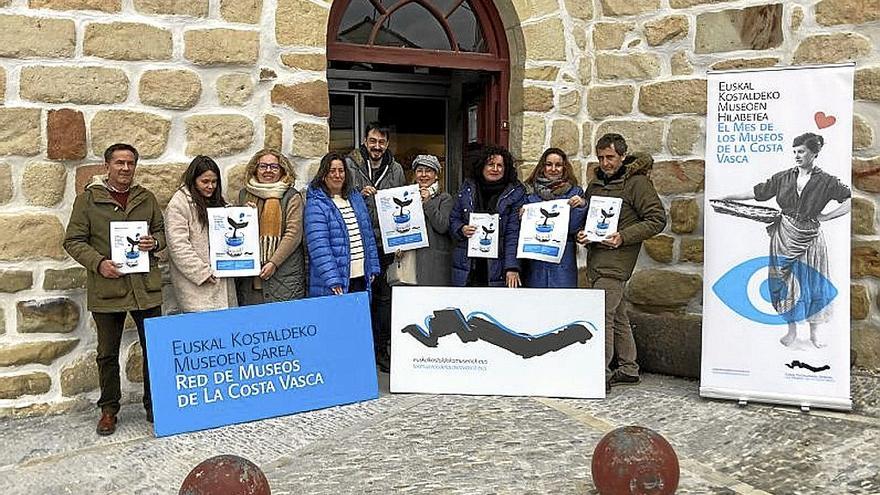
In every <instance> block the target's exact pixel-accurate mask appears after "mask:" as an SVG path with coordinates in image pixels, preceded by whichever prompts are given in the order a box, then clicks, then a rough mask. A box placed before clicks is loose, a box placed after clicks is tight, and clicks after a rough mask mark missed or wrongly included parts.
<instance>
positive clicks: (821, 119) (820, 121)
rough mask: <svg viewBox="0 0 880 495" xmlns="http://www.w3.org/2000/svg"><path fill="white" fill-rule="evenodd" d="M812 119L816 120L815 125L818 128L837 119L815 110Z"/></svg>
mask: <svg viewBox="0 0 880 495" xmlns="http://www.w3.org/2000/svg"><path fill="white" fill-rule="evenodd" d="M813 119H814V120H815V121H816V125H817V126H818V127H819V129H824V128H826V127H831V126H833V125H834V123H835V122H837V119H836V118H834V117H833V116H831V115H825V112H816V115H814V116H813Z"/></svg>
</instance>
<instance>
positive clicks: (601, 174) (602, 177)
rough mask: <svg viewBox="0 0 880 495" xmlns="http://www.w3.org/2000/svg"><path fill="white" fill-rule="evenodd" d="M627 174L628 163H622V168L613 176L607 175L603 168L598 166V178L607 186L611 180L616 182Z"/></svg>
mask: <svg viewBox="0 0 880 495" xmlns="http://www.w3.org/2000/svg"><path fill="white" fill-rule="evenodd" d="M625 174H626V165H621V166H620V168H619V169H617V172H614V174H613V175H612V176H611V177H608V176H606V175H605V172H603V171H602V169H601V168H596V178H597V179H599V180H600V181H602V183H603V184H604V185H606V186H607V185H608V184H609V183H610V182H614V181H616V180H617V179H620V178H621V177H623V176H624V175H625Z"/></svg>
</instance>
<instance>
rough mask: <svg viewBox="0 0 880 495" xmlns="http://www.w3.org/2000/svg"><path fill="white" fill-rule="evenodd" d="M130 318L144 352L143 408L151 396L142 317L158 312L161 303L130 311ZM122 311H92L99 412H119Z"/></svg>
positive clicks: (124, 313)
mask: <svg viewBox="0 0 880 495" xmlns="http://www.w3.org/2000/svg"><path fill="white" fill-rule="evenodd" d="M130 313H131V319H133V320H134V324H135V326H136V327H137V331H138V341H139V343H140V346H141V351H142V352H143V355H144V367H143V371H144V408H145V409H146V410H148V411H149V410H151V409H152V407H153V400H152V397H151V395H150V373H149V369H148V365H147V341H146V338H145V334H144V319H146V318H154V317H157V316H162V306H156V307H155V308H150V309H144V310H136V311H130ZM125 315H126V312H125V311H120V312H118V313H92V318H94V319H95V326H96V327H97V328H98V358H97V359H96V361H97V363H98V375H99V376H100V383H101V397H100V398H99V399H98V407H100V408H101V411H102V412H108V413H112V414H116V413H118V412H119V400H120V399H121V398H122V391H121V390H120V385H119V382H120V380H119V345H120V343H121V342H122V330H123V328H124V327H125Z"/></svg>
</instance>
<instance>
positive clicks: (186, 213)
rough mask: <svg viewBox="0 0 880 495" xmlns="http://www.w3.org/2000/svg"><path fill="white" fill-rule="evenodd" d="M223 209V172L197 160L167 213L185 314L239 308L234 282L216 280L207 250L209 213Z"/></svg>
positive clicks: (176, 288) (179, 297) (209, 161)
mask: <svg viewBox="0 0 880 495" xmlns="http://www.w3.org/2000/svg"><path fill="white" fill-rule="evenodd" d="M224 206H226V201H225V200H224V199H223V194H222V184H221V182H220V168H219V167H218V166H217V164H216V163H215V162H214V160H212V159H210V158H208V157H207V156H201V155H200V156H197V157H195V158H194V159H193V161H192V162H191V163H190V164H189V168H187V169H186V172H185V173H184V174H183V185H181V186H180V188H179V189H178V190H177V192H175V193H174V195H173V196H172V197H171V201H170V202H169V203H168V209H167V210H166V211H165V238H166V240H167V242H168V252H169V258H170V261H171V263H170V268H171V283H172V284H174V293H175V295H176V296H177V304H178V305H179V307H180V310H181V311H182V312H184V313H191V312H194V311H208V310H213V309H226V308H229V307H234V306H236V305H237V304H236V298H235V284H234V283H233V279H231V278H227V279H218V278H217V277H215V276H214V270H213V269H212V268H211V262H210V251H209V247H208V211H207V209H208V208H216V207H220V208H222V207H224Z"/></svg>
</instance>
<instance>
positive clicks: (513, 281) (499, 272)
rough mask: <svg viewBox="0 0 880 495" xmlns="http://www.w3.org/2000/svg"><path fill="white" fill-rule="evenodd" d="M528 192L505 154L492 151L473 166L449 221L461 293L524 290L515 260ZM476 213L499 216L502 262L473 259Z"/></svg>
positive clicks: (454, 276) (497, 149)
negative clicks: (472, 221)
mask: <svg viewBox="0 0 880 495" xmlns="http://www.w3.org/2000/svg"><path fill="white" fill-rule="evenodd" d="M525 196H526V194H525V187H524V186H523V184H522V182H520V181H519V179H517V178H516V170H515V168H514V163H513V157H512V156H511V155H510V152H509V151H507V150H506V149H505V148H502V147H499V146H487V147H486V148H484V149H483V151H482V152H481V153H480V156H479V157H478V159H477V160H476V162H475V163H474V164H473V166H472V170H471V178H469V179H465V181H464V183H463V184H462V186H461V190H460V191H459V193H458V199H457V200H456V202H455V206H454V207H453V208H452V213H451V214H450V215H449V231H450V232H451V234H452V237H453V239H454V240H455V241H456V246H455V250H454V251H453V258H452V285H454V286H457V287H465V286H467V287H504V286H507V287H511V288H515V287H520V286H522V282H521V280H520V275H519V271H520V264H519V260H518V259H517V258H516V245H517V243H518V241H519V209H520V207H521V206H522V205H523V204H524V202H525ZM471 213H490V214H495V213H497V214H498V215H499V217H500V220H499V225H498V257H497V258H496V259H487V258H469V257H468V254H467V252H468V250H467V246H468V239H469V238H470V237H472V236H473V235H474V234H476V233H477V227H476V226H475V225H469V224H468V221H469V219H470V214H471Z"/></svg>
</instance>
